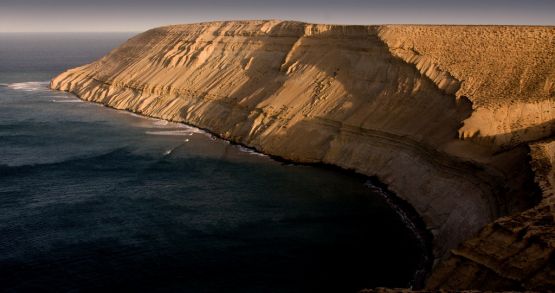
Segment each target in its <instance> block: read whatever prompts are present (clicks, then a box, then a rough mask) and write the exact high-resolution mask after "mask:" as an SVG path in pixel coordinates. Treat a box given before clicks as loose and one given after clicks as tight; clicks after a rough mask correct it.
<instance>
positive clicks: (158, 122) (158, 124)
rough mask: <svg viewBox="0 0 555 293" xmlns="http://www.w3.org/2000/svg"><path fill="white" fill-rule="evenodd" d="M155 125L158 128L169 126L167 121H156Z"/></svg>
mask: <svg viewBox="0 0 555 293" xmlns="http://www.w3.org/2000/svg"><path fill="white" fill-rule="evenodd" d="M154 125H156V126H166V125H168V121H166V120H156V121H154Z"/></svg>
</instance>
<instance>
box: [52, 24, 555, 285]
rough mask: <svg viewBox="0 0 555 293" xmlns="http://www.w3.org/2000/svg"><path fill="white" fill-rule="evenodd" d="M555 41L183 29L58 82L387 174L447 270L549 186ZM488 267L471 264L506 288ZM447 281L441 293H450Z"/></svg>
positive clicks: (422, 30)
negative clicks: (473, 242)
mask: <svg viewBox="0 0 555 293" xmlns="http://www.w3.org/2000/svg"><path fill="white" fill-rule="evenodd" d="M554 37H555V29H554V28H552V27H507V26H499V27H497V26H495V27H483V26H338V25H315V24H305V23H300V22H287V21H234V22H211V23H202V24H191V25H176V26H167V27H161V28H156V29H153V30H150V31H147V32H145V33H142V34H140V35H138V36H136V37H134V38H132V39H130V40H129V41H128V42H126V43H125V44H123V45H122V46H120V47H119V48H116V49H115V50H113V51H112V52H110V53H109V54H108V55H106V56H105V57H103V58H102V59H100V60H98V61H96V62H94V63H91V64H88V65H85V66H82V67H79V68H75V69H71V70H68V71H67V72H64V73H63V74H61V75H60V76H58V77H56V78H55V79H53V80H52V83H51V87H52V88H54V89H59V90H65V91H70V92H73V93H75V94H76V95H78V96H79V97H81V98H82V99H84V100H87V101H94V102H98V103H103V104H105V105H108V106H110V107H114V108H117V109H125V110H129V111H133V112H137V113H140V114H143V115H148V116H153V117H158V118H162V119H167V120H172V121H178V122H186V123H189V124H193V125H196V126H199V127H202V128H206V129H209V130H210V131H212V132H214V133H217V134H219V135H220V136H222V137H223V138H226V139H229V140H232V141H235V142H238V143H241V144H244V145H247V146H250V147H254V148H256V149H258V150H259V151H261V152H264V153H268V154H272V155H276V156H281V157H283V158H286V159H289V160H294V161H298V162H323V163H328V164H333V165H337V166H340V167H342V168H346V169H352V170H356V171H357V172H360V173H363V174H367V175H370V176H377V177H378V178H379V179H380V180H381V181H382V182H384V183H385V184H387V185H388V187H389V188H390V189H391V190H392V191H393V192H395V193H396V194H397V195H399V196H400V197H401V198H403V199H405V200H407V201H408V202H409V203H410V204H411V205H412V206H413V207H414V208H415V209H416V210H417V212H419V213H420V215H421V216H422V218H423V219H424V221H425V222H426V224H427V225H428V227H429V229H430V230H431V231H432V233H433V235H434V255H435V256H436V257H437V258H438V259H439V258H449V259H448V260H447V261H446V263H448V262H453V261H452V258H453V257H463V256H462V255H463V253H460V252H459V251H461V250H453V253H449V251H450V250H451V249H453V248H456V247H457V246H458V245H459V244H461V243H462V242H463V241H464V240H466V239H469V238H471V237H473V236H474V237H478V238H479V237H481V236H480V235H482V234H483V233H484V232H481V233H482V234H476V233H477V232H478V231H479V230H480V229H481V228H482V227H484V226H486V225H487V224H488V223H491V222H493V221H495V220H496V219H498V218H499V217H502V216H509V215H512V216H518V215H519V213H521V212H523V211H525V210H527V209H529V208H534V207H533V206H534V205H535V204H536V202H537V201H538V200H540V198H541V195H542V192H543V195H544V197H547V196H546V194H548V193H549V192H550V191H549V190H551V188H552V185H546V184H544V185H542V188H543V191H542V189H540V188H538V186H539V185H538V184H535V183H534V180H536V181H538V180H540V179H538V175H537V174H538V172H536V173H534V169H533V168H532V167H531V165H530V159H531V156H532V157H534V156H535V154H539V153H542V154H543V153H547V154H548V155H547V156H548V157H549V156H551V157H553V156H552V155H551V152H552V151H553V149H552V148H551V147H545V146H543V144H542V142H543V141H547V140H548V139H550V137H551V138H552V137H553V134H554V131H555V125H554V124H555V123H554V121H555V120H554V119H555V109H554V107H555V98H554V96H555V86H554V83H555V71H554V68H555V55H554V53H555V52H554V50H555V46H554V40H555V39H554ZM530 144H532V150H534V151H532V152H530V148H531V147H530ZM539 149H541V150H547V151H542V152H540V151H538V150H539ZM547 161H549V160H547ZM542 162H544V163H545V162H546V160H543V161H542ZM550 162H551V163H552V160H551V161H550ZM551 163H549V164H551ZM542 164H543V163H542ZM546 176H547V177H548V178H549V176H552V174H551V175H546ZM547 181H549V180H547ZM550 184H551V183H550ZM540 185H541V183H540ZM546 186H547V187H546ZM546 190H547V191H546ZM544 202H545V198H544V200H543V201H542V204H543V203H544ZM549 207H552V205H551V204H549ZM535 208H537V206H536V207H535ZM552 210H553V209H551V210H550V211H551V214H550V216H551V218H550V219H551V220H550V224H549V225H550V226H551V227H552V226H553V225H552V215H553V213H552ZM488 227H489V226H488ZM486 229H489V228H487V227H486ZM484 237H485V236H484ZM523 241H524V240H523ZM526 241H527V240H526ZM553 245H554V244H553V241H551V242H549V245H548V246H547V247H546V250H545V251H547V252H548V253H549V255H551V254H552V251H553ZM467 246H468V245H466V246H465V244H463V245H462V246H459V247H467ZM478 246H479V245H478ZM477 249H478V248H476V247H471V248H469V250H472V251H477ZM484 258H485V257H484ZM484 258H478V259H472V258H470V257H466V258H465V260H468V261H472V262H473V263H474V264H475V265H476V266H479V267H480V269H481V270H482V271H487V272H490V271H491V272H492V274H494V275H499V276H500V278H502V279H503V278H511V276H508V275H506V274H503V272H499V271H498V270H496V269H495V266H494V265H491V264H490V263H486V262H484V261H482V262H481V260H482V259H484ZM457 269H459V271H457ZM443 270H444V272H447V271H448V270H450V271H449V272H459V273H460V274H464V273H466V272H468V270H467V271H464V270H463V269H462V268H460V267H457V266H456V265H453V266H451V267H449V268H446V266H443ZM528 273H529V272H528ZM441 274H442V272H441V271H439V272H437V273H436V274H435V275H434V276H432V279H430V286H431V287H442V286H443V287H450V286H451V285H453V284H454V283H449V281H448V280H446V277H445V278H443V277H441V276H443V275H441ZM444 274H447V275H448V273H444ZM451 280H454V278H451ZM503 280H504V279H503ZM475 283H476V282H475ZM475 283H472V282H470V281H468V282H467V283H464V282H463V281H460V282H459V283H457V284H456V285H457V286H459V287H460V288H464V287H468V288H470V287H472V286H474V285H475ZM500 284H501V283H500ZM504 284H505V283H503V284H501V285H504ZM501 285H500V286H501ZM509 285H510V286H512V284H509ZM509 285H507V286H509ZM451 287H452V286H451Z"/></svg>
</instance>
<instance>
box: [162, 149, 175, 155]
mask: <svg viewBox="0 0 555 293" xmlns="http://www.w3.org/2000/svg"><path fill="white" fill-rule="evenodd" d="M172 152H173V150H167V151H165V152H164V156H168V155H171V153H172Z"/></svg>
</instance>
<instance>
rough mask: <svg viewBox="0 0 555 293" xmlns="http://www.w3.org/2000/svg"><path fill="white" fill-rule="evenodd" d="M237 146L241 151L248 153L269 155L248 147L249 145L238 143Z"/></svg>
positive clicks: (262, 155) (261, 155)
mask: <svg viewBox="0 0 555 293" xmlns="http://www.w3.org/2000/svg"><path fill="white" fill-rule="evenodd" d="M237 148H238V149H239V150H240V151H242V152H244V153H247V154H251V155H256V156H260V157H267V155H265V154H263V153H259V152H257V151H255V150H253V149H251V148H247V147H244V146H242V145H237Z"/></svg>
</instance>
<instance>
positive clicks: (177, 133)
mask: <svg viewBox="0 0 555 293" xmlns="http://www.w3.org/2000/svg"><path fill="white" fill-rule="evenodd" d="M145 133H146V134H150V135H171V136H191V135H193V134H195V133H196V132H194V131H189V130H160V131H147V132H145Z"/></svg>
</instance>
